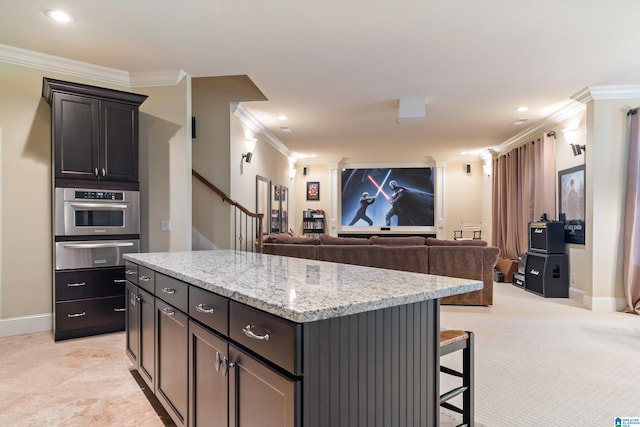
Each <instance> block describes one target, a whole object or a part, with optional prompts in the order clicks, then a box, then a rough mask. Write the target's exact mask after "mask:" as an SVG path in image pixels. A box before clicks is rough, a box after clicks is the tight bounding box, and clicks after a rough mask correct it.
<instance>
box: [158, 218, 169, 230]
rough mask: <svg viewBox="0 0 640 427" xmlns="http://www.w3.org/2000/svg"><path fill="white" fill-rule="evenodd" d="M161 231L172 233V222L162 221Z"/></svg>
mask: <svg viewBox="0 0 640 427" xmlns="http://www.w3.org/2000/svg"><path fill="white" fill-rule="evenodd" d="M160 230H162V231H171V221H170V220H168V219H163V220H162V221H160Z"/></svg>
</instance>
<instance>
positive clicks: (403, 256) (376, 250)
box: [367, 245, 429, 273]
mask: <svg viewBox="0 0 640 427" xmlns="http://www.w3.org/2000/svg"><path fill="white" fill-rule="evenodd" d="M368 252H369V263H368V264H367V265H368V266H369V267H379V268H388V269H390V270H402V271H411V272H414V273H428V272H429V263H428V255H429V248H428V247H427V246H425V245H415V246H382V245H371V246H370V247H369V249H368Z"/></svg>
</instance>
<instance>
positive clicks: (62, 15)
mask: <svg viewBox="0 0 640 427" xmlns="http://www.w3.org/2000/svg"><path fill="white" fill-rule="evenodd" d="M47 16H48V17H49V18H51V19H53V20H54V21H58V22H71V21H72V20H73V18H71V15H69V14H68V13H67V12H64V11H62V10H47Z"/></svg>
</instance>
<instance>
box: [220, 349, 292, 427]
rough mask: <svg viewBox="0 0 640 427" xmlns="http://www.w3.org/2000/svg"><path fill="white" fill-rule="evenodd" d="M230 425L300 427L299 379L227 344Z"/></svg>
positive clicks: (243, 426)
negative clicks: (281, 372) (283, 373)
mask: <svg viewBox="0 0 640 427" xmlns="http://www.w3.org/2000/svg"><path fill="white" fill-rule="evenodd" d="M229 361H230V367H229V384H230V386H229V426H233V427H252V426H261V427H296V426H300V425H301V423H300V419H299V410H298V408H299V407H300V405H299V398H300V392H299V388H300V384H301V381H300V380H292V379H291V378H289V377H286V376H284V375H282V374H280V373H279V372H277V371H276V370H274V369H272V368H270V367H269V366H267V365H266V364H264V363H263V362H261V361H259V360H258V359H257V358H255V357H253V356H251V355H250V354H249V353H247V352H245V351H243V350H241V349H240V348H239V347H236V346H235V345H232V344H231V345H229Z"/></svg>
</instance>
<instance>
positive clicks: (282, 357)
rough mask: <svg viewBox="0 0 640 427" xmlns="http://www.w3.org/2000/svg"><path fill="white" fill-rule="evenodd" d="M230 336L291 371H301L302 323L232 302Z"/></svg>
mask: <svg viewBox="0 0 640 427" xmlns="http://www.w3.org/2000/svg"><path fill="white" fill-rule="evenodd" d="M229 336H230V337H231V338H232V339H233V340H235V341H236V342H238V343H240V344H242V345H243V346H245V347H247V348H249V349H250V350H253V351H254V352H256V353H258V354H259V355H261V356H263V357H264V358H266V359H267V360H269V361H271V362H273V363H275V364H277V365H279V366H281V367H282V368H284V369H286V370H288V371H289V372H291V373H293V374H295V375H301V374H302V351H301V348H302V347H301V346H302V325H300V324H298V323H293V322H289V321H287V320H284V319H281V318H278V317H275V316H273V315H271V314H268V313H265V312H263V311H259V310H256V309H253V308H250V307H247V306H245V305H242V304H240V303H237V302H235V301H231V302H230V316H229Z"/></svg>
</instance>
